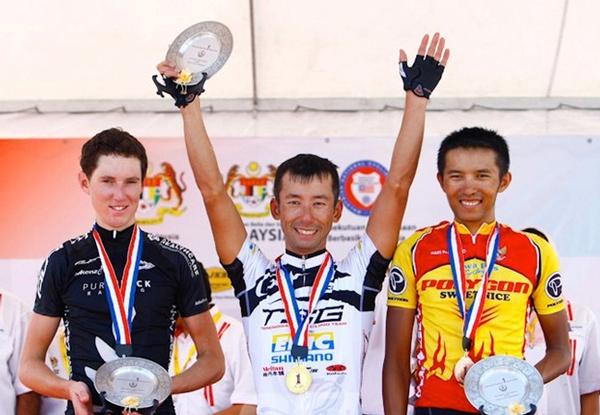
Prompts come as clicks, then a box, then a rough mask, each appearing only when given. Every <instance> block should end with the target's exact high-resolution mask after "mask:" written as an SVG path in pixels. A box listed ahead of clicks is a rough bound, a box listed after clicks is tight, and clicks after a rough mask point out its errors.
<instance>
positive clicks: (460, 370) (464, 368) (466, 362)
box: [454, 353, 475, 383]
mask: <svg viewBox="0 0 600 415" xmlns="http://www.w3.org/2000/svg"><path fill="white" fill-rule="evenodd" d="M474 364H475V363H473V360H471V358H470V357H469V355H468V354H466V353H465V355H464V356H463V357H461V358H460V359H458V362H456V365H454V377H455V378H456V380H457V381H458V383H463V381H464V380H465V376H466V375H467V372H468V370H469V369H470V368H471V366H473V365H474Z"/></svg>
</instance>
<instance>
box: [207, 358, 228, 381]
mask: <svg viewBox="0 0 600 415" xmlns="http://www.w3.org/2000/svg"><path fill="white" fill-rule="evenodd" d="M216 360H217V362H215V364H214V368H213V375H212V377H211V380H210V383H216V382H218V381H220V380H221V378H223V375H225V359H224V358H223V356H222V355H221V357H220V359H216Z"/></svg>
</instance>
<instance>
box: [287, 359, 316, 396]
mask: <svg viewBox="0 0 600 415" xmlns="http://www.w3.org/2000/svg"><path fill="white" fill-rule="evenodd" d="M311 384H312V376H311V375H310V372H309V371H308V369H307V368H306V367H305V366H303V365H301V364H300V363H297V364H295V365H294V366H292V368H291V369H290V370H289V372H288V373H287V375H285V385H286V386H287V388H288V390H289V391H290V392H292V393H296V394H302V393H305V392H306V391H307V390H308V389H309V388H310V385H311Z"/></svg>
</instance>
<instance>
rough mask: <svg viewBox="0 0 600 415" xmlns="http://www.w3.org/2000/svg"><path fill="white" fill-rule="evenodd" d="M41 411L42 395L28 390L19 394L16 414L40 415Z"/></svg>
mask: <svg viewBox="0 0 600 415" xmlns="http://www.w3.org/2000/svg"><path fill="white" fill-rule="evenodd" d="M39 413H40V395H38V394H37V393H35V392H28V393H24V394H22V395H17V408H16V411H15V415H38V414H39Z"/></svg>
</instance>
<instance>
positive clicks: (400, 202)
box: [367, 91, 427, 258]
mask: <svg viewBox="0 0 600 415" xmlns="http://www.w3.org/2000/svg"><path fill="white" fill-rule="evenodd" d="M426 106H427V99H425V98H421V97H417V96H416V95H414V94H413V93H412V92H410V91H408V92H407V93H406V106H405V109H404V116H403V118H402V126H401V127H400V132H399V133H398V138H397V139H396V143H395V145H394V150H393V152H392V161H391V163H390V170H389V173H388V175H387V176H386V179H385V182H384V185H383V188H382V190H381V192H380V194H379V196H378V198H377V201H376V202H375V204H374V205H373V208H372V209H371V214H370V217H369V221H368V223H367V234H368V235H369V237H370V238H371V240H372V241H373V243H374V244H375V246H376V247H377V250H378V251H379V252H380V253H381V254H382V255H383V256H384V257H386V258H390V257H391V256H392V254H393V252H394V249H395V248H396V244H397V242H398V241H397V239H398V234H399V232H400V225H401V224H402V218H403V216H404V211H405V209H406V203H407V200H408V192H409V189H410V186H411V184H412V181H413V179H414V177H415V173H416V170H417V164H418V161H419V155H420V153H421V145H422V143H423V131H424V128H425V127H424V125H425V108H426Z"/></svg>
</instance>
